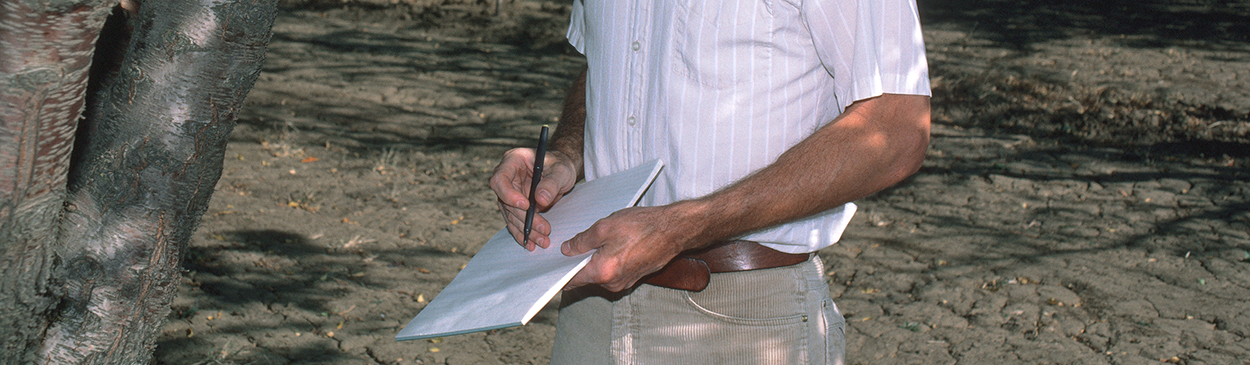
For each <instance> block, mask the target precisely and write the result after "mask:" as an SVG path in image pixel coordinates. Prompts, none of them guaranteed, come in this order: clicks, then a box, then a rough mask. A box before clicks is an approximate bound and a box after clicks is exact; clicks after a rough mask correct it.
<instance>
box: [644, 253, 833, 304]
mask: <svg viewBox="0 0 1250 365" xmlns="http://www.w3.org/2000/svg"><path fill="white" fill-rule="evenodd" d="M811 258H812V256H811V254H807V253H804V254H792V253H784V252H781V251H777V250H774V249H771V248H768V247H765V246H764V245H761V244H759V243H758V242H753V241H742V240H737V241H725V242H720V243H716V244H713V245H712V246H710V247H707V248H701V249H698V250H691V251H686V252H682V253H681V255H679V256H677V258H675V259H673V261H670V262H669V263H668V265H666V266H664V268H663V269H660V271H656V272H655V273H653V274H651V275H650V276H647V277H645V278H643V279H642V282H644V283H647V284H651V285H655V286H662V287H665V288H672V289H680V290H688V291H695V292H697V291H702V290H703V289H704V288H706V287H707V283H708V281H709V280H711V278H712V273H720V272H734V271H747V270H759V269H771V268H774V267H782V266H790V265H795V264H798V263H801V262H804V261H807V260H809V259H811Z"/></svg>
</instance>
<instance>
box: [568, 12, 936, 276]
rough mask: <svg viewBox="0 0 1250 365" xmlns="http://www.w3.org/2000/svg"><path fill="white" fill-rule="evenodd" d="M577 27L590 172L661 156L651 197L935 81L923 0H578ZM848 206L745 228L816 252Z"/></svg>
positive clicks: (709, 184) (689, 190)
mask: <svg viewBox="0 0 1250 365" xmlns="http://www.w3.org/2000/svg"><path fill="white" fill-rule="evenodd" d="M568 38H569V42H570V43H572V44H573V46H574V47H576V48H577V50H578V51H580V52H582V53H583V54H585V55H586V60H587V64H588V67H589V69H588V73H587V78H586V113H587V114H586V145H585V166H586V178H587V179H590V180H593V179H595V178H596V177H600V176H607V175H610V174H612V173H615V172H618V171H623V170H626V169H629V168H631V167H634V166H637V165H640V164H642V163H644V162H647V161H650V160H652V159H657V158H658V159H661V160H663V161H664V162H665V163H666V166H665V168H664V171H663V173H661V176H660V177H659V178H658V179H657V180H656V182H655V184H653V185H652V186H651V188H650V189H649V190H648V191H647V193H646V194H645V195H644V196H643V199H642V202H641V203H640V204H641V205H644V206H656V205H664V204H668V203H671V202H674V201H679V200H684V199H690V198H697V197H700V196H703V195H706V194H708V193H711V192H713V191H716V190H717V189H720V188H722V187H724V186H726V185H729V184H732V183H733V182H735V181H737V180H738V179H741V178H742V177H744V176H746V175H748V174H750V173H752V172H754V171H756V170H758V169H760V168H762V167H764V166H766V165H769V164H771V163H772V162H774V161H775V160H776V159H777V157H778V156H779V155H781V153H782V152H785V151H786V150H787V149H789V148H790V147H791V146H793V145H795V144H796V143H798V142H799V141H801V140H803V139H804V138H806V137H807V136H809V135H810V134H812V132H813V131H815V130H816V129H818V128H820V127H821V126H823V125H825V124H826V123H828V122H829V121H831V120H833V119H834V117H836V116H837V115H838V114H840V113H841V111H842V110H843V109H844V108H846V106H847V105H850V104H851V103H852V102H854V101H856V100H861V99H866V98H871V97H874V96H878V95H881V94H882V93H894V94H919V95H929V77H928V66H927V64H926V60H925V55H924V40H923V38H922V37H921V34H920V22H919V16H918V15H917V10H916V4H915V1H914V0H826V1H816V0H606V1H603V0H574V3H573V15H572V20H571V24H570V26H569V31H568ZM843 208H845V207H843ZM841 211H842V208H838V209H834V210H831V211H828V212H824V213H821V214H817V215H815V216H812V217H808V218H806V219H801V220H798V221H794V222H791V223H788V224H784V225H781V226H777V227H771V228H768V229H765V230H761V231H757V232H752V233H749V234H747V235H745V236H743V237H740V238H742V239H748V240H753V241H758V242H761V243H764V244H765V245H768V246H770V247H773V248H775V249H778V250H780V251H783V252H790V253H802V252H813V251H816V250H819V249H821V248H824V247H826V246H829V245H831V244H833V243H834V242H836V241H837V240H838V236H840V235H841V228H842V227H843V225H842V224H839V221H842V219H843V218H848V217H846V216H839V214H840V213H841Z"/></svg>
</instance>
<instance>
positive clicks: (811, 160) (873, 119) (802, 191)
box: [673, 94, 929, 249]
mask: <svg viewBox="0 0 1250 365" xmlns="http://www.w3.org/2000/svg"><path fill="white" fill-rule="evenodd" d="M928 141H929V98H928V97H926V96H917V95H890V94H887V95H883V96H881V97H877V98H873V99H867V100H862V101H859V102H856V103H855V104H853V105H851V106H850V107H848V108H847V110H846V111H845V112H844V113H843V114H842V115H840V116H839V117H838V118H837V119H835V120H834V121H833V122H831V123H829V124H828V125H826V126H824V127H822V128H820V129H819V130H817V131H816V133H814V134H813V135H812V136H809V137H808V138H807V139H805V140H803V141H801V142H800V143H799V144H797V145H795V146H794V147H791V149H789V150H788V151H786V152H785V153H784V154H782V155H781V156H780V157H778V159H777V161H775V162H774V163H773V164H771V165H769V166H767V167H765V168H763V169H761V170H759V171H757V172H755V173H754V174H752V175H749V176H747V177H746V178H744V179H742V180H740V181H739V182H737V183H734V184H733V185H730V186H728V187H726V188H723V189H721V190H719V191H717V192H715V193H712V194H710V195H708V196H705V197H703V198H699V199H694V200H689V201H682V202H678V203H675V204H674V205H673V208H676V209H677V212H679V214H684V216H685V217H687V218H688V219H690V222H692V223H693V224H692V227H691V228H694V229H698V230H700V231H699V233H698V237H699V238H698V239H695V240H694V241H693V242H689V243H688V245H692V246H694V247H685V248H686V249H690V248H696V247H698V246H701V245H706V244H708V243H710V242H712V241H715V240H723V239H728V238H732V237H736V236H739V235H741V234H744V233H747V232H751V231H754V230H758V229H761V228H766V227H770V226H774V225H777V224H782V223H785V222H789V221H793V220H796V219H800V218H803V217H807V216H811V215H813V214H817V213H819V212H822V211H825V210H828V209H832V208H834V207H837V206H839V205H842V204H845V203H847V202H849V201H853V200H856V199H859V198H862V197H864V196H867V195H869V194H872V193H874V192H877V191H879V190H881V189H884V188H886V187H889V186H891V185H894V184H896V183H898V182H899V181H902V180H903V179H905V178H907V177H908V176H910V175H911V174H913V173H915V172H916V171H917V170H918V169H919V168H920V164H921V162H922V161H923V159H924V154H925V151H926V149H927V148H928Z"/></svg>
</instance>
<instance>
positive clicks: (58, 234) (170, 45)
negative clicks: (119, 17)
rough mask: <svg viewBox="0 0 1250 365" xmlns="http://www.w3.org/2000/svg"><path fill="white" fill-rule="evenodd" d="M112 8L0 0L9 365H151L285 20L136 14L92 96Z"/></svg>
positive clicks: (231, 2)
mask: <svg viewBox="0 0 1250 365" xmlns="http://www.w3.org/2000/svg"><path fill="white" fill-rule="evenodd" d="M109 5H110V4H107V3H105V2H101V1H94V2H90V1H79V2H77V3H71V2H70V1H57V0H0V9H2V11H4V14H0V39H3V41H2V42H0V47H3V51H2V52H3V53H0V70H2V71H3V72H4V74H3V77H2V78H0V90H2V91H3V92H4V94H3V98H2V99H0V102H2V103H3V104H0V122H3V123H4V124H3V125H2V126H0V254H2V255H3V256H2V257H0V275H3V276H0V325H8V327H7V328H10V329H13V330H11V332H9V331H6V332H7V333H6V334H5V335H4V336H5V344H4V346H5V347H4V349H3V354H0V363H5V364H8V363H32V362H37V363H52V364H69V363H75V364H78V363H83V364H86V363H91V364H134V363H146V362H147V361H149V359H150V358H151V354H152V350H153V347H154V344H155V341H156V338H157V337H158V336H159V329H160V327H161V325H162V324H163V323H164V321H165V317H166V316H167V314H168V313H169V303H170V302H171V301H172V300H173V297H174V295H175V294H176V288H177V285H178V281H179V278H180V273H179V271H178V264H179V262H180V260H181V257H182V253H183V252H184V249H185V246H186V244H187V241H188V239H189V237H190V234H191V233H192V232H193V231H194V229H195V227H196V225H197V224H198V222H199V219H200V217H201V215H202V214H203V212H204V210H205V209H206V208H207V203H208V199H209V197H210V195H211V194H212V191H213V188H214V186H215V185H216V183H217V179H218V178H219V177H220V175H221V166H222V158H223V154H224V151H225V145H226V141H227V139H228V137H229V134H230V131H231V130H232V129H233V127H234V118H235V114H236V112H237V110H238V107H239V106H240V105H241V103H242V101H243V98H244V97H245V96H246V94H247V92H248V91H249V90H251V88H252V85H253V83H254V82H255V80H256V76H257V75H258V74H259V72H260V66H261V64H262V62H263V58H264V51H265V47H266V45H267V44H268V41H269V36H270V28H271V27H272V25H273V19H274V16H275V15H276V6H275V2H274V1H273V0H259V1H252V0H170V1H149V2H144V3H141V4H138V6H137V9H134V7H129V8H132V9H133V10H135V13H134V14H131V16H129V19H128V21H127V22H126V26H124V27H121V28H120V29H122V30H129V34H123V35H124V36H125V37H124V39H128V40H129V42H123V43H121V46H122V47H125V52H124V57H122V58H121V60H120V63H119V64H117V65H109V64H108V63H110V62H100V61H102V60H103V61H109V60H111V58H108V57H104V58H97V62H99V63H98V64H97V65H96V66H95V67H104V71H103V72H94V75H93V76H92V77H93V79H92V80H91V83H92V84H93V86H92V88H91V90H92V92H91V95H90V96H89V97H86V95H85V94H86V92H85V91H84V90H86V85H87V76H86V75H87V65H88V64H90V60H91V58H90V57H91V51H92V48H93V45H94V44H95V42H94V40H95V38H96V34H98V32H99V30H100V28H101V27H102V23H103V19H104V16H105V15H107V14H108V11H109V9H110V7H111V6H109ZM31 19H34V20H31ZM62 28H65V29H62ZM106 37H107V36H106ZM20 47H26V48H20ZM27 48H29V50H27ZM102 51H103V50H102ZM84 100H89V101H90V102H89V105H86V110H87V111H86V113H85V115H86V119H85V120H83V121H82V122H81V123H78V120H79V115H80V113H81V111H82V110H83V105H84V103H85V102H84ZM76 125H77V126H78V128H80V129H81V130H80V131H79V132H78V134H77V136H78V137H77V138H78V139H79V140H78V141H77V143H76V145H75V143H74V137H73V136H74V129H75V126H76ZM71 145H74V147H73V148H74V151H73V158H72V162H71V161H70V160H71V159H70V153H69V151H70V146H71ZM67 177H68V178H67Z"/></svg>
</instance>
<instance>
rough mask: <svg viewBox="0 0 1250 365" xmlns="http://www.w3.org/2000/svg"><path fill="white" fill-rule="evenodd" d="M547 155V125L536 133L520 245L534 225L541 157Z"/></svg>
mask: <svg viewBox="0 0 1250 365" xmlns="http://www.w3.org/2000/svg"><path fill="white" fill-rule="evenodd" d="M546 157H547V126H546V125H544V126H543V131H542V132H540V133H539V134H538V151H537V152H535V153H534V178H532V179H530V208H529V209H526V210H525V238H524V239H522V240H521V247H525V245H526V244H528V243H529V242H530V229H532V228H533V227H534V213H535V212H537V211H538V199H537V198H536V196H537V195H538V181H539V180H542V178H543V159H544V158H546Z"/></svg>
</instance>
